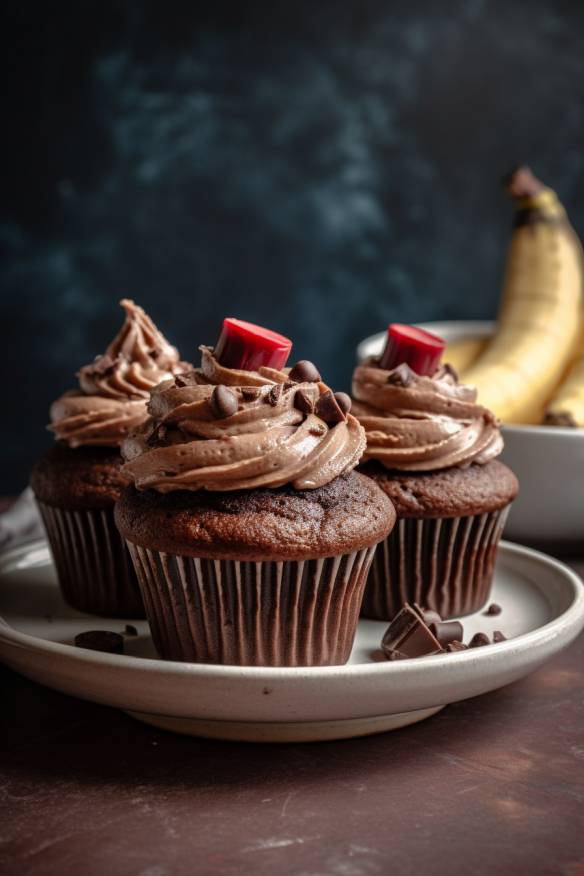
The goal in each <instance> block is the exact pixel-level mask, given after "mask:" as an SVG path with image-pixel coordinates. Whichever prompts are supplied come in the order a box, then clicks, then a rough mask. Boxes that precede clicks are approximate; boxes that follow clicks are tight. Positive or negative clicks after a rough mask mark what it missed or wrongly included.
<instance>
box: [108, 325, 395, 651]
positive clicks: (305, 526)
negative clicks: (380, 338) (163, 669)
mask: <svg viewBox="0 0 584 876" xmlns="http://www.w3.org/2000/svg"><path fill="white" fill-rule="evenodd" d="M290 347H291V344H290V342H288V341H286V339H285V338H282V337H281V336H278V335H274V334H273V333H268V332H266V331H265V330H262V329H259V328H258V327H256V326H250V325H249V324H248V323H239V322H238V321H235V320H226V321H225V323H224V330H223V334H222V337H221V339H220V342H219V344H218V345H217V347H216V349H215V351H213V350H212V349H211V348H208V347H202V348H201V351H202V363H201V368H200V369H197V370H195V371H192V372H191V373H190V374H187V375H180V376H179V377H177V378H175V380H174V381H173V382H172V383H167V384H165V385H162V386H159V387H156V388H155V389H154V390H153V391H152V395H151V400H150V404H149V411H150V413H151V419H150V420H149V421H148V422H147V423H146V424H145V426H144V427H142V428H141V429H140V430H138V432H137V433H136V434H134V435H133V436H131V437H129V438H128V439H127V440H126V441H125V442H124V445H123V448H122V453H123V455H124V457H125V459H126V460H127V462H126V465H125V466H124V469H123V471H124V473H125V474H127V475H128V476H129V477H130V478H131V479H132V481H133V482H134V487H131V488H129V489H127V490H126V491H125V492H124V493H123V495H122V498H121V500H120V502H119V503H118V505H117V506H116V523H117V525H118V528H119V530H120V532H121V533H122V535H123V536H124V538H125V539H126V541H127V543H128V547H129V549H130V552H131V555H132V559H133V561H134V565H135V568H136V572H137V574H138V578H139V581H140V585H141V588H142V593H143V597H144V603H145V606H146V612H147V616H148V620H149V622H150V627H151V630H152V636H153V639H154V643H155V645H156V648H157V650H158V652H159V653H160V655H161V656H162V657H165V658H167V659H171V660H186V661H193V662H205V663H229V664H240V665H256V666H261V665H269V666H310V665H327V664H341V663H345V662H346V661H347V659H348V657H349V654H350V651H351V647H352V644H353V640H354V636H355V631H356V626H357V620H358V616H359V609H360V605H361V599H362V595H363V590H364V587H365V582H366V578H367V573H368V570H369V566H370V563H371V558H372V555H373V551H374V548H375V545H376V544H377V543H378V542H379V541H381V540H382V539H384V538H385V537H386V536H387V534H388V533H389V531H390V530H391V528H392V526H393V523H394V520H395V513H394V511H393V507H392V505H391V502H390V500H389V499H388V498H387V497H386V496H385V495H384V493H383V492H382V491H381V490H380V489H378V487H377V486H376V485H375V484H374V483H373V482H372V481H371V480H368V479H367V478H365V477H364V476H362V475H359V474H356V473H355V472H354V471H353V469H354V467H355V466H356V465H357V463H358V461H359V459H360V457H361V454H362V453H363V450H364V448H365V434H364V432H363V429H362V428H361V427H360V425H359V424H358V422H357V421H356V420H355V418H354V417H352V416H351V415H350V413H349V412H348V409H349V407H350V399H349V398H348V396H345V395H343V394H341V393H339V394H337V395H335V394H333V393H332V392H331V390H329V388H328V387H327V386H326V385H325V384H324V383H322V381H321V379H320V375H319V374H318V372H317V370H316V368H315V367H314V365H312V364H311V363H309V362H301V363H298V364H297V365H296V366H295V367H294V368H292V369H291V370H290V371H288V370H284V365H285V362H286V358H287V356H288V352H289V350H290Z"/></svg>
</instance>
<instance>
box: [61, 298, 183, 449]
mask: <svg viewBox="0 0 584 876" xmlns="http://www.w3.org/2000/svg"><path fill="white" fill-rule="evenodd" d="M120 304H121V306H122V307H123V308H124V310H125V312H126V319H125V322H124V325H123V326H122V328H121V330H120V332H119V333H118V334H117V335H116V337H115V338H114V340H113V341H112V342H111V344H110V345H109V347H108V348H107V350H106V351H105V353H104V354H103V355H101V356H97V358H96V359H95V361H94V362H92V363H91V364H90V365H85V366H84V367H83V368H81V370H80V371H79V373H78V375H77V377H78V379H79V389H74V390H70V391H69V392H66V393H64V394H63V395H62V396H61V397H60V398H58V399H57V400H56V401H55V402H53V404H52V405H51V410H50V417H51V425H50V426H49V429H50V430H51V431H52V432H54V433H55V436H56V437H57V438H58V439H59V440H61V441H65V442H66V443H67V444H68V445H69V446H70V447H80V446H82V445H90V446H106V447H118V446H119V445H120V444H121V443H122V441H123V440H124V438H125V437H126V435H127V434H128V433H129V432H130V431H131V430H132V429H135V428H136V427H138V426H139V425H140V424H141V423H143V422H144V421H145V420H146V419H147V417H148V412H147V410H146V402H147V399H148V397H149V394H150V390H151V389H152V388H153V387H155V386H156V385H157V384H158V383H160V382H161V381H162V380H165V379H167V378H171V377H173V375H174V374H177V373H179V372H180V371H184V370H186V369H188V368H190V367H191V366H190V365H189V364H188V363H186V362H181V361H180V360H179V354H178V352H177V350H176V349H175V348H174V347H173V346H171V345H170V344H169V343H168V341H167V340H166V338H165V337H164V336H163V335H162V334H161V332H159V331H158V329H157V328H156V326H155V325H154V323H153V322H152V320H151V319H150V317H149V316H147V315H146V313H145V312H144V311H143V310H142V308H141V307H138V305H137V304H134V302H133V301H129V300H127V299H124V300H123V301H120Z"/></svg>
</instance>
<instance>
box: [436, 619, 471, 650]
mask: <svg viewBox="0 0 584 876" xmlns="http://www.w3.org/2000/svg"><path fill="white" fill-rule="evenodd" d="M430 630H431V631H432V634H433V635H434V636H436V638H437V639H438V641H439V642H440V644H441V645H442V647H443V648H445V647H446V645H450V643H451V642H461V641H462V636H463V629H462V624H461V623H460V621H437V622H435V623H431V624H430Z"/></svg>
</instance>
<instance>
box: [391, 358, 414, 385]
mask: <svg viewBox="0 0 584 876" xmlns="http://www.w3.org/2000/svg"><path fill="white" fill-rule="evenodd" d="M415 378H416V375H415V374H414V372H413V371H412V369H411V368H410V366H409V365H408V364H407V362H402V364H401V365H398V366H397V368H394V369H393V371H391V372H390V374H389V375H388V378H387V382H388V383H390V384H392V386H409V385H410V384H411V383H413V382H414V380H415Z"/></svg>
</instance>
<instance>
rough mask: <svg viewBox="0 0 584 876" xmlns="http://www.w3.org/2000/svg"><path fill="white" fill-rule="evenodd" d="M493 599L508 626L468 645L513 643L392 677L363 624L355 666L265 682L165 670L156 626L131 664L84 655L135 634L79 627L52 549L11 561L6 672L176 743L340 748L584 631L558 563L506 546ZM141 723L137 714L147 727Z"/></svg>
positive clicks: (1, 607) (170, 666)
mask: <svg viewBox="0 0 584 876" xmlns="http://www.w3.org/2000/svg"><path fill="white" fill-rule="evenodd" d="M492 599H493V600H494V601H496V602H498V603H499V604H500V605H501V606H502V608H503V611H502V613H501V614H500V615H499V616H497V617H485V616H484V615H481V614H477V615H473V616H471V617H468V618H465V619H464V621H463V622H464V629H465V639H466V640H467V641H468V639H470V638H471V636H472V635H473V634H474V633H475V632H478V631H479V630H482V631H485V632H492V631H493V630H495V629H500V630H502V631H503V632H504V633H505V635H507V636H508V637H511V638H510V640H509V641H507V642H503V643H501V644H497V645H492V646H489V647H483V648H476V649H472V650H469V651H465V652H461V653H454V654H447V655H444V656H436V657H427V658H425V659H418V660H405V661H400V662H393V663H390V662H388V661H385V660H382V661H380V659H379V653H378V648H379V643H380V640H381V636H382V634H383V632H384V630H385V628H386V624H384V623H380V622H376V621H360V623H359V631H358V635H357V640H356V642H355V646H354V648H353V652H352V655H351V660H350V663H349V664H348V665H346V666H338V667H336V666H335V667H326V668H300V669H297V668H290V669H276V668H256V667H237V666H211V665H204V664H196V663H172V662H165V661H162V660H158V659H156V655H155V652H154V649H153V647H152V642H151V639H150V635H149V632H148V625H147V623H146V622H145V621H141V622H136V621H132V623H133V624H134V626H136V628H137V629H138V631H139V635H138V636H137V637H133V638H127V639H126V652H127V653H126V654H124V655H112V654H101V653H98V652H96V651H87V650H82V649H80V648H76V647H74V646H73V644H72V643H73V640H74V637H75V636H76V635H77V633H79V632H82V631H83V630H95V629H105V630H114V631H117V632H123V630H124V627H125V621H112V620H105V619H100V618H95V617H90V616H89V615H84V614H80V613H79V612H76V611H74V610H73V609H71V608H69V607H68V606H67V605H65V603H64V602H63V601H62V599H61V596H60V593H59V590H58V587H57V584H56V579H55V573H54V568H53V565H52V561H51V559H50V555H49V551H48V548H47V546H46V543H45V542H44V541H37V542H34V543H31V544H30V545H28V546H24V547H19V548H14V549H12V550H10V551H8V552H6V553H5V554H3V555H2V556H1V557H0V659H1V660H2V661H4V662H5V663H6V664H8V665H9V666H11V667H12V668H13V669H15V670H17V671H18V672H21V673H22V674H23V675H26V676H27V677H28V678H32V679H34V680H35V681H38V682H40V683H41V684H44V685H47V686H48V687H52V688H55V689H56V690H60V691H63V692H65V693H68V694H73V695H74V696H79V697H83V698H85V699H88V700H93V701H95V702H97V703H104V704H106V705H109V706H115V707H117V708H120V709H125V710H127V711H129V712H131V713H133V714H135V715H136V717H139V718H141V719H142V720H145V721H148V722H150V723H152V724H155V725H157V726H160V727H165V728H167V729H171V730H175V731H179V732H183V733H191V734H195V735H203V736H211V737H216V738H225V739H242V740H249V741H271V742H285V741H302V740H318V739H339V738H343V737H350V736H360V735H366V734H369V733H377V732H381V731H383V730H389V729H392V728H394V727H401V726H404V725H406V724H411V723H414V722H416V721H419V720H421V719H423V718H426V717H428V716H429V715H432V714H434V712H436V711H438V710H439V709H440V708H442V707H443V706H444V705H446V704H447V703H452V702H456V701H457V700H462V699H466V698H467V697H472V696H476V695H477V694H481V693H485V692H486V691H490V690H494V689H495V688H498V687H502V686H503V685H505V684H509V682H512V681H515V680H516V679H518V678H521V677H522V676H524V675H527V674H528V673H529V672H532V671H533V670H534V669H536V668H537V667H538V666H540V665H541V664H542V663H543V662H544V661H546V660H548V659H549V658H550V657H552V656H553V655H554V654H557V652H558V651H561V650H562V648H565V647H566V646H567V645H568V644H569V643H570V642H571V641H572V640H573V639H574V638H575V637H576V636H577V634H578V633H579V631H580V630H581V629H582V627H583V626H584V585H583V584H582V582H581V581H580V579H579V578H578V576H577V575H576V574H575V573H574V572H572V571H571V570H570V569H568V568H567V567H566V566H564V565H562V564H561V563H559V562H557V561H556V560H553V559H551V558H550V557H546V556H545V555H543V554H539V553H537V552H535V551H531V550H529V549H527V548H523V547H519V546H516V545H512V544H505V543H503V545H502V546H501V549H500V553H499V558H498V561H497V568H496V573H495V582H494V588H493V593H492ZM136 713H137V714H136Z"/></svg>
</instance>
